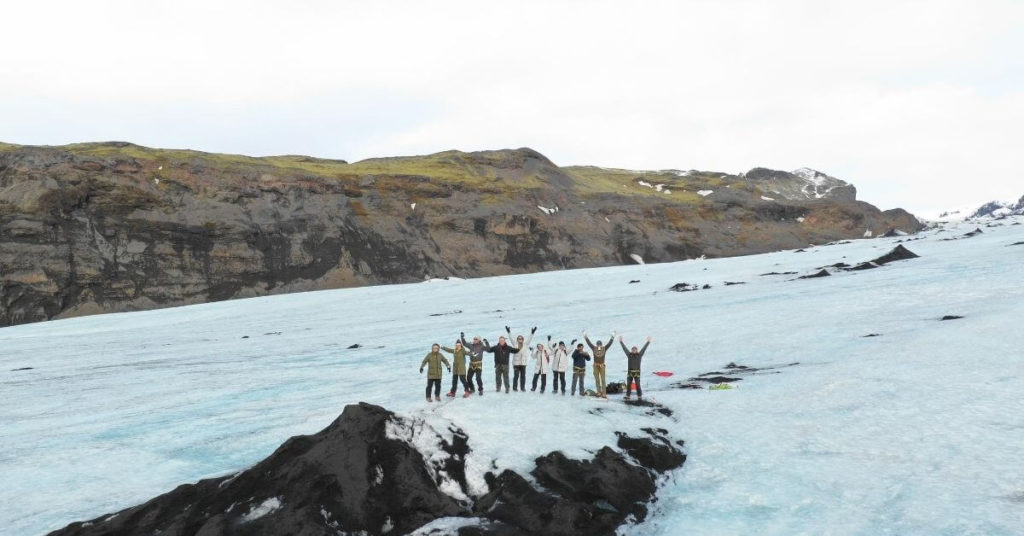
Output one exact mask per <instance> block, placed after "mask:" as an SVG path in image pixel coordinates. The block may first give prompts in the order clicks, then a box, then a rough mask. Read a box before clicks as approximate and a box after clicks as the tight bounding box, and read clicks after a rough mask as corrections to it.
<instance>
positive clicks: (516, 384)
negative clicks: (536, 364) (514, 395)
mask: <svg viewBox="0 0 1024 536" xmlns="http://www.w3.org/2000/svg"><path fill="white" fill-rule="evenodd" d="M536 332H537V327H536V326H534V327H533V329H531V330H530V336H529V337H527V338H526V339H525V340H524V339H523V336H522V335H519V336H517V337H516V348H518V349H519V352H518V353H516V356H515V357H513V358H512V371H513V375H512V390H513V391H523V392H524V393H525V392H526V359H527V356H528V355H529V353H530V343H532V342H533V334H534V333H536ZM505 333H508V336H509V339H510V340H511V338H512V329H510V328H509V327H508V326H505Z"/></svg>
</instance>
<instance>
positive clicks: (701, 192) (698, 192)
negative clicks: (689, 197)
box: [697, 190, 715, 197]
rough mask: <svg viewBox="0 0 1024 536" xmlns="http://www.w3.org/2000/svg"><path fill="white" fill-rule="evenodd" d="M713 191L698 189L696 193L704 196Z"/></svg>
mask: <svg viewBox="0 0 1024 536" xmlns="http://www.w3.org/2000/svg"><path fill="white" fill-rule="evenodd" d="M713 193H715V191H714V190H698V191H697V195H702V196H704V197H707V196H709V195H711V194H713Z"/></svg>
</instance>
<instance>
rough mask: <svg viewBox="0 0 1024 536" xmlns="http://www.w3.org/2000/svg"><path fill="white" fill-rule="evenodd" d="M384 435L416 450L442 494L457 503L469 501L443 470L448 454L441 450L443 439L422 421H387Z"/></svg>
mask: <svg viewBox="0 0 1024 536" xmlns="http://www.w3.org/2000/svg"><path fill="white" fill-rule="evenodd" d="M385 434H386V435H387V437H388V438H390V439H397V440H399V441H404V442H406V443H408V444H409V445H411V446H412V447H413V448H415V449H416V450H418V451H419V452H420V454H422V455H423V460H424V461H425V462H426V468H427V471H428V472H429V473H430V476H431V477H433V479H434V481H435V482H439V484H438V486H437V488H438V489H439V490H441V492H442V493H444V494H445V495H448V496H449V497H451V498H453V499H455V500H458V501H469V497H467V496H466V494H465V493H463V492H462V486H460V485H459V483H458V482H457V481H456V480H455V479H453V478H452V477H451V476H450V475H449V474H448V472H447V471H445V470H444V466H445V462H446V461H447V460H448V457H449V455H448V453H447V452H446V451H445V450H444V449H443V448H442V446H441V443H442V441H444V438H442V437H441V435H440V434H438V433H437V431H436V430H435V429H434V428H433V427H432V426H430V425H429V424H427V422H426V421H425V420H423V419H419V418H412V417H410V418H408V419H403V420H393V419H389V420H388V422H387V424H386V425H385Z"/></svg>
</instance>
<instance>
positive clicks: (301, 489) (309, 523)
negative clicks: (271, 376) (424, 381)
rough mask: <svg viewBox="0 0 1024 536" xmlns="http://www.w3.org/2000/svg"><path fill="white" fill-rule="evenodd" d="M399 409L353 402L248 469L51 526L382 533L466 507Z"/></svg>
mask: <svg viewBox="0 0 1024 536" xmlns="http://www.w3.org/2000/svg"><path fill="white" fill-rule="evenodd" d="M396 419H397V417H396V416H395V415H394V414H393V413H391V412H390V411H387V410H385V409H384V408H381V407H379V406H373V405H370V404H364V403H360V404H358V405H352V406H348V407H346V408H345V410H344V412H343V413H342V415H341V416H340V417H338V419H337V420H335V421H334V422H333V423H332V424H331V425H330V426H328V427H327V428H325V429H324V430H322V431H321V432H319V433H317V434H315V435H311V436H297V437H293V438H291V439H289V440H288V441H286V442H285V443H284V444H283V445H281V447H279V448H278V449H277V451H275V452H274V453H273V454H272V455H271V456H270V457H269V458H267V459H265V460H263V461H262V462H260V463H258V464H256V465H255V466H253V467H252V468H250V469H248V470H246V471H243V472H242V473H239V474H237V475H235V476H231V477H224V478H216V479H209V480H201V481H199V482H197V483H195V484H187V485H183V486H179V487H178V488H177V489H175V490H174V491H172V492H170V493H167V494H164V495H161V496H159V497H157V498H155V499H153V500H151V501H149V502H147V503H145V504H142V505H139V506H136V507H133V508H129V509H127V510H123V511H121V512H118V515H117V516H115V517H112V518H111V517H110V516H103V517H100V518H97V519H94V520H92V521H91V522H88V523H72V524H71V525H69V526H67V527H66V528H64V529H61V530H59V531H56V532H53V533H52V534H53V535H60V536H64V535H67V536H70V535H81V536H86V535H108V536H115V535H125V536H129V535H136V534H160V535H161V536H177V535H182V536H185V535H196V534H202V535H204V536H215V535H229V534H252V535H267V536H270V535H279V534H326V533H332V534H333V533H335V532H337V531H344V532H349V533H352V532H358V531H366V532H368V533H371V534H378V533H380V532H382V527H385V526H392V527H393V530H394V531H395V533H397V534H405V533H408V532H411V531H413V530H415V529H416V528H417V527H420V526H422V525H424V524H426V523H428V522H430V521H431V520H433V519H436V518H438V517H445V516H460V515H466V514H467V509H466V508H465V507H464V506H462V505H460V504H459V503H457V502H456V501H455V500H454V499H452V498H451V497H449V496H448V495H445V494H444V493H442V492H441V491H440V490H439V489H438V485H437V482H435V478H434V477H433V476H432V475H431V474H430V472H428V470H427V466H426V464H425V461H424V459H423V456H422V454H420V452H419V451H417V450H415V449H414V448H413V447H412V446H410V445H409V443H407V442H406V441H403V440H401V439H394V438H391V437H388V427H389V426H391V425H395V424H396V423H398V422H399V421H397V420H396ZM445 447H446V448H447V449H449V450H450V452H451V453H452V454H453V456H454V457H455V459H457V460H461V459H462V457H463V456H464V455H465V453H466V452H467V451H468V449H467V448H466V446H465V444H464V442H463V443H462V445H454V446H453V445H448V444H445ZM462 484H463V485H464V484H465V483H464V482H462ZM261 514H262V515H261Z"/></svg>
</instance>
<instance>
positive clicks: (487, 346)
mask: <svg viewBox="0 0 1024 536" xmlns="http://www.w3.org/2000/svg"><path fill="white" fill-rule="evenodd" d="M484 351H485V352H490V353H492V354H493V353H494V348H493V347H492V346H491V343H489V342H487V339H484Z"/></svg>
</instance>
